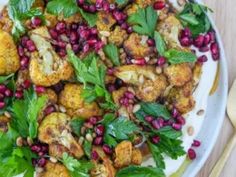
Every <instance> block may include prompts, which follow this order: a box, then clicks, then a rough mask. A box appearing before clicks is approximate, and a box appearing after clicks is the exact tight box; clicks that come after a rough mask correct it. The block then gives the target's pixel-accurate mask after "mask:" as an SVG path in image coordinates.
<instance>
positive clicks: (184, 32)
mask: <svg viewBox="0 0 236 177" xmlns="http://www.w3.org/2000/svg"><path fill="white" fill-rule="evenodd" d="M183 37H189V38H191V37H192V33H191V31H190V29H189V28H184V29H183V30H182V31H181V35H180V38H183Z"/></svg>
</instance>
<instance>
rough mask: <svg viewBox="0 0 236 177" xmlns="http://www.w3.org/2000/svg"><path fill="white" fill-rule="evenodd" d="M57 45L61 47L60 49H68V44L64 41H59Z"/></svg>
mask: <svg viewBox="0 0 236 177" xmlns="http://www.w3.org/2000/svg"><path fill="white" fill-rule="evenodd" d="M56 45H57V46H58V47H60V48H63V49H64V48H66V43H65V42H62V41H58V42H57V43H56Z"/></svg>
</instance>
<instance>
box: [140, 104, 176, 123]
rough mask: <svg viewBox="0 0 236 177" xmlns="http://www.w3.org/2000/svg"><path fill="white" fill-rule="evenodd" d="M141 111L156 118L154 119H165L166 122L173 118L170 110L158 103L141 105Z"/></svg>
mask: <svg viewBox="0 0 236 177" xmlns="http://www.w3.org/2000/svg"><path fill="white" fill-rule="evenodd" d="M140 105H141V110H143V111H144V112H145V113H146V114H148V115H151V116H154V117H163V118H164V119H165V120H168V119H170V118H171V114H170V112H169V111H168V109H167V108H166V107H165V106H164V105H161V104H158V103H144V102H143V103H141V104H140Z"/></svg>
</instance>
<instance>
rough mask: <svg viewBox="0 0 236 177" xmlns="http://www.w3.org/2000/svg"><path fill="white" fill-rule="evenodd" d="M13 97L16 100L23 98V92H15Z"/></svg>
mask: <svg viewBox="0 0 236 177" xmlns="http://www.w3.org/2000/svg"><path fill="white" fill-rule="evenodd" d="M15 97H16V98H18V99H21V98H22V97H23V92H22V91H16V93H15Z"/></svg>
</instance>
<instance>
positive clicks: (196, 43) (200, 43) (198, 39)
mask: <svg viewBox="0 0 236 177" xmlns="http://www.w3.org/2000/svg"><path fill="white" fill-rule="evenodd" d="M203 43H204V36H203V35H201V34H200V35H199V36H198V37H196V39H194V42H193V44H194V46H195V47H197V48H200V47H202V46H203Z"/></svg>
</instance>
